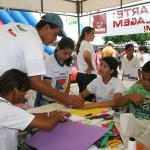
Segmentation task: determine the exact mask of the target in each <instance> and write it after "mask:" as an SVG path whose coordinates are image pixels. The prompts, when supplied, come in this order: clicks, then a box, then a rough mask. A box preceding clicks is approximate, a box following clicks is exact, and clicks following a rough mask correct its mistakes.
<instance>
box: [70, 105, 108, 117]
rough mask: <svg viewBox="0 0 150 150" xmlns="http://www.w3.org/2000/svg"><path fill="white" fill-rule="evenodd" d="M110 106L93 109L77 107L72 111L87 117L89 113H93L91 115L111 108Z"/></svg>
mask: <svg viewBox="0 0 150 150" xmlns="http://www.w3.org/2000/svg"><path fill="white" fill-rule="evenodd" d="M109 109H110V108H109V107H106V108H92V109H76V110H73V111H71V113H72V114H74V115H78V116H81V117H85V116H86V115H88V114H92V115H91V116H94V115H97V114H99V113H101V112H103V111H106V110H109Z"/></svg>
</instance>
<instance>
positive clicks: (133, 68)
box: [121, 44, 141, 81]
mask: <svg viewBox="0 0 150 150" xmlns="http://www.w3.org/2000/svg"><path fill="white" fill-rule="evenodd" d="M125 51H126V54H127V55H126V56H124V57H123V58H122V61H121V63H122V69H123V75H122V80H128V81H136V80H138V79H140V78H141V72H140V63H139V60H138V58H136V57H134V55H133V52H134V46H133V44H128V45H126V47H125Z"/></svg>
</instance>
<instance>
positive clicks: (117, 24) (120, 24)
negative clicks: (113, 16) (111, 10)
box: [113, 20, 122, 28]
mask: <svg viewBox="0 0 150 150" xmlns="http://www.w3.org/2000/svg"><path fill="white" fill-rule="evenodd" d="M120 26H121V27H122V20H119V21H118V23H117V21H113V28H116V27H120Z"/></svg>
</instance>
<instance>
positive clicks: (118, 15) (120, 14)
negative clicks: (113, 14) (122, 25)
mask: <svg viewBox="0 0 150 150" xmlns="http://www.w3.org/2000/svg"><path fill="white" fill-rule="evenodd" d="M117 18H123V10H119V11H117Z"/></svg>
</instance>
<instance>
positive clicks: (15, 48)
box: [0, 23, 46, 76]
mask: <svg viewBox="0 0 150 150" xmlns="http://www.w3.org/2000/svg"><path fill="white" fill-rule="evenodd" d="M42 52H43V44H42V41H41V39H40V37H39V35H38V33H37V30H36V29H35V28H33V27H31V26H27V25H24V24H20V23H9V24H6V25H3V26H1V27H0V76H1V75H2V74H3V73H4V72H5V71H7V70H9V69H12V68H14V69H18V70H21V71H23V72H25V73H27V74H28V76H34V75H44V74H46V71H45V66H44V61H43V55H42Z"/></svg>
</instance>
